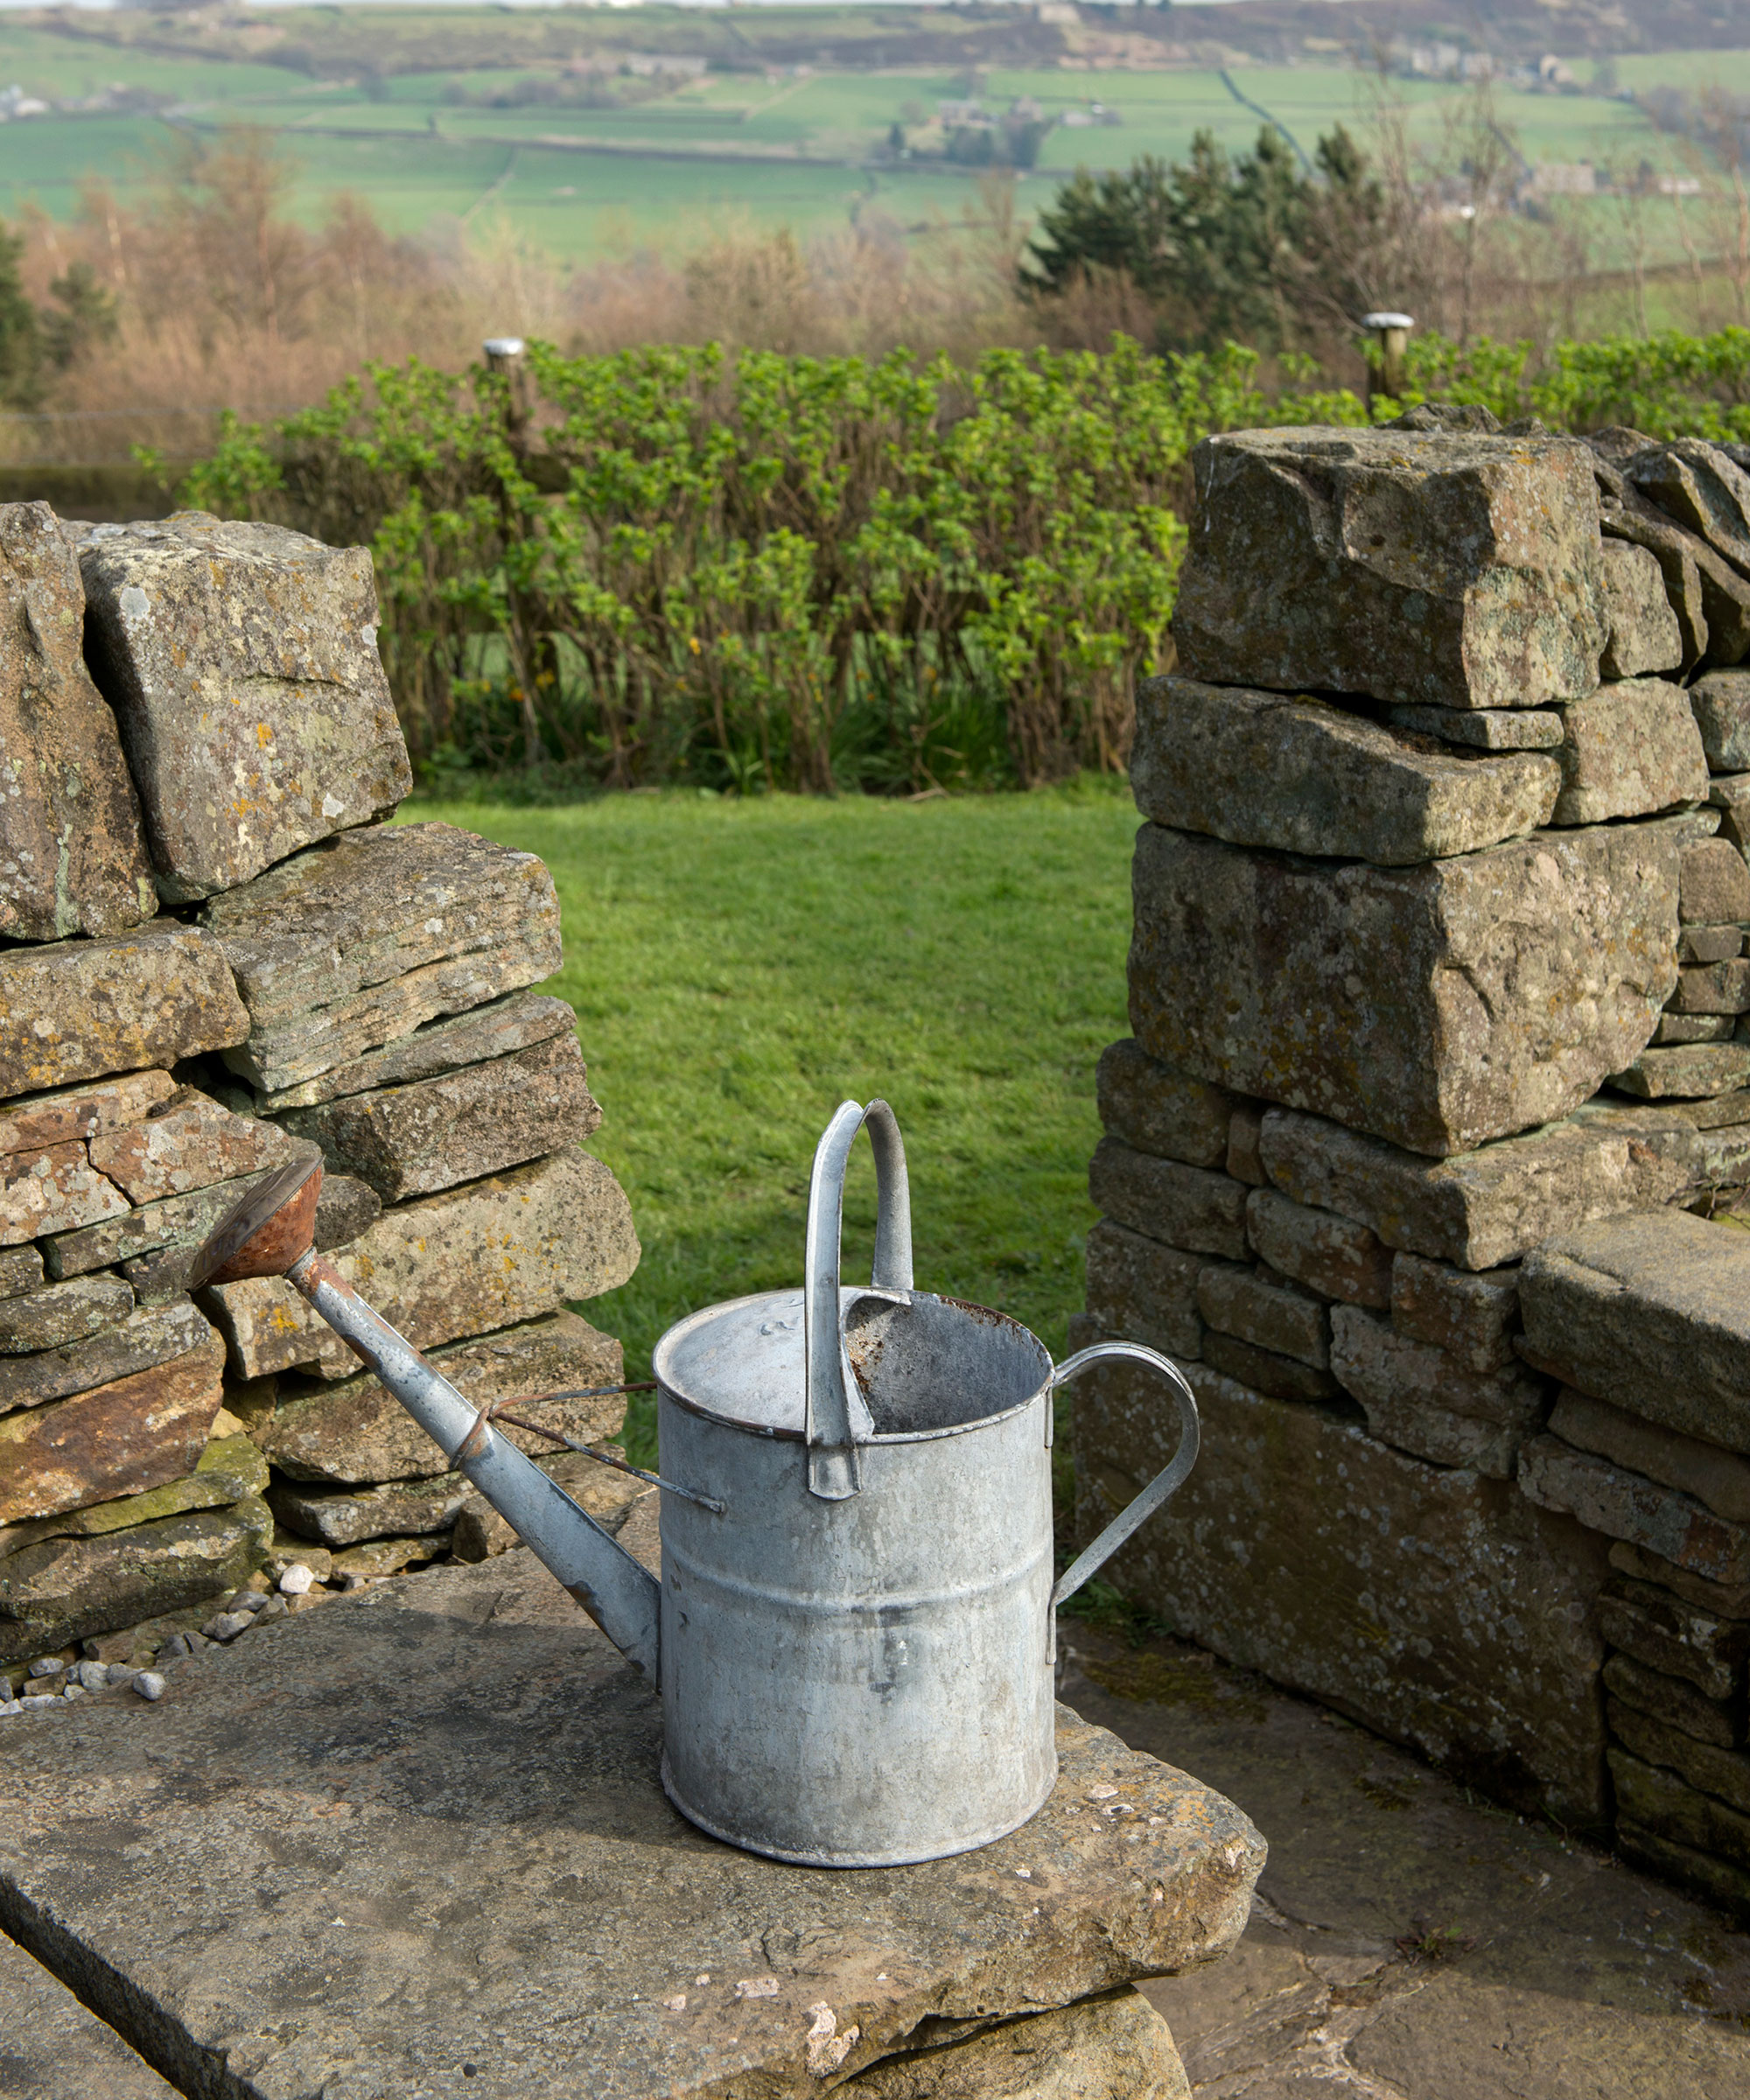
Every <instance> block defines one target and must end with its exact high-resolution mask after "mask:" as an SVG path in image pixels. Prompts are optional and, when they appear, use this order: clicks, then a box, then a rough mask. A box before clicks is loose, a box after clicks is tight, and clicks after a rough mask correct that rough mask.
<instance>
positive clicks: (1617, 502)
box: [1596, 459, 1750, 672]
mask: <svg viewBox="0 0 1750 2100" xmlns="http://www.w3.org/2000/svg"><path fill="white" fill-rule="evenodd" d="M1596 471H1597V472H1598V475H1599V479H1600V492H1599V493H1600V503H1599V526H1600V530H1601V531H1602V532H1603V533H1604V535H1606V536H1607V538H1613V539H1621V540H1628V541H1629V542H1632V543H1633V544H1635V546H1638V547H1645V548H1647V549H1649V550H1650V551H1651V553H1652V555H1653V556H1654V558H1655V559H1656V561H1657V563H1658V564H1659V568H1660V571H1661V573H1662V574H1663V577H1664V579H1665V594H1666V597H1667V598H1669V599H1670V606H1671V610H1672V612H1674V613H1676V614H1677V626H1678V628H1679V630H1680V631H1681V633H1682V634H1683V638H1684V661H1683V666H1682V668H1683V669H1684V671H1685V672H1687V671H1689V670H1691V669H1692V668H1693V667H1694V665H1695V664H1696V663H1697V662H1705V663H1708V664H1729V663H1736V662H1738V661H1739V659H1740V657H1741V656H1742V655H1744V653H1745V651H1746V649H1747V648H1750V583H1747V582H1746V580H1745V578H1744V577H1743V576H1742V575H1741V574H1740V572H1739V570H1737V569H1735V568H1734V567H1733V564H1732V563H1730V562H1729V561H1727V560H1726V558H1725V557H1724V556H1722V555H1721V554H1720V553H1719V551H1718V550H1717V549H1715V548H1713V547H1712V546H1711V545H1710V544H1709V543H1708V542H1707V540H1706V539H1705V537H1704V536H1703V535H1701V534H1699V533H1697V532H1692V531H1691V530H1690V529H1689V528H1688V527H1687V526H1686V525H1681V524H1679V523H1678V522H1677V520H1676V519H1675V518H1673V517H1671V516H1670V515H1668V514H1667V513H1666V512H1665V511H1664V510H1663V509H1662V508H1661V507H1659V506H1658V505H1657V504H1656V503H1652V502H1649V500H1648V498H1647V496H1646V495H1645V493H1643V492H1642V490H1641V489H1640V488H1638V487H1637V486H1635V483H1634V482H1633V481H1631V480H1630V479H1628V477H1627V475H1625V474H1623V473H1621V472H1615V471H1614V469H1613V468H1612V467H1611V466H1609V465H1607V463H1606V462H1605V461H1603V460H1602V459H1600V460H1599V461H1598V462H1597V467H1596Z"/></svg>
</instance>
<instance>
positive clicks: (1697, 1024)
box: [1629, 1008, 1737, 1071]
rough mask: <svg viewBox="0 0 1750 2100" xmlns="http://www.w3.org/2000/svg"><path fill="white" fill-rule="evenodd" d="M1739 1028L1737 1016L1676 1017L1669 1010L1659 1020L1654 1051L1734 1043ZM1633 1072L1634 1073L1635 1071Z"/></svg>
mask: <svg viewBox="0 0 1750 2100" xmlns="http://www.w3.org/2000/svg"><path fill="white" fill-rule="evenodd" d="M1736 1025H1737V1017H1736V1016H1735V1015H1733V1014H1729V1013H1672V1012H1670V1009H1669V1008H1668V1009H1667V1010H1666V1011H1665V1012H1663V1013H1662V1014H1661V1015H1660V1016H1659V1026H1657V1027H1656V1029H1655V1030H1654V1031H1653V1042H1652V1047H1653V1048H1654V1049H1656V1050H1664V1049H1671V1048H1675V1047H1678V1046H1680V1045H1683V1044H1685V1043H1725V1042H1730V1041H1731V1040H1732V1038H1733V1033H1735V1031H1736ZM1642 1054H1643V1055H1644V1054H1645V1053H1644V1052H1643V1053H1642ZM1629 1069H1630V1070H1631V1071H1632V1070H1633V1069H1634V1067H1633V1066H1631V1067H1630V1068H1629Z"/></svg>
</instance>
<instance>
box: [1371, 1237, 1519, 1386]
mask: <svg viewBox="0 0 1750 2100" xmlns="http://www.w3.org/2000/svg"><path fill="white" fill-rule="evenodd" d="M1391 1324H1392V1326H1393V1327H1396V1328H1397V1330H1398V1331H1399V1333H1400V1334H1410V1335H1413V1336H1414V1337H1415V1339H1416V1340H1417V1341H1428V1342H1432V1343H1433V1345H1434V1347H1435V1348H1439V1349H1444V1350H1445V1351H1446V1355H1448V1356H1450V1357H1451V1358H1452V1359H1453V1362H1455V1363H1456V1364H1458V1365H1459V1366H1460V1369H1464V1370H1467V1371H1477V1372H1488V1371H1498V1370H1502V1369H1505V1368H1506V1367H1507V1366H1508V1365H1509V1364H1510V1363H1511V1362H1513V1361H1514V1357H1513V1336H1514V1333H1515V1331H1516V1329H1517V1327H1518V1325H1519V1272H1518V1271H1517V1270H1516V1269H1495V1270H1490V1271H1487V1272H1485V1273H1483V1274H1481V1275H1479V1274H1477V1273H1475V1272H1474V1271H1469V1270H1466V1269H1455V1268H1453V1266H1452V1264H1450V1263H1448V1262H1431V1261H1426V1260H1425V1259H1424V1258H1423V1257H1421V1256H1420V1255H1415V1254H1399V1255H1397V1256H1395V1257H1393V1260H1392V1264H1391Z"/></svg>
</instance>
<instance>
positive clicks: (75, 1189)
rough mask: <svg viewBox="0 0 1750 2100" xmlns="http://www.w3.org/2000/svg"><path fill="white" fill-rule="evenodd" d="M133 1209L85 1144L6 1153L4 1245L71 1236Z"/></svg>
mask: <svg viewBox="0 0 1750 2100" xmlns="http://www.w3.org/2000/svg"><path fill="white" fill-rule="evenodd" d="M127 1208H128V1199H127V1197H126V1196H124V1195H123V1194H122V1192H121V1190H120V1189H119V1188H117V1187H116V1185H115V1183H114V1182H112V1181H109V1180H106V1179H105V1178H104V1176H103V1175H102V1174H100V1173H98V1172H97V1170H96V1168H95V1167H94V1166H92V1164H91V1162H90V1160H89V1159H88V1158H87V1157H86V1151H85V1147H84V1146H83V1145H77V1144H74V1145H49V1146H47V1147H45V1150H43V1151H42V1152H4V1153H0V1245H5V1246H9V1247H10V1246H16V1245H18V1243H19V1242H21V1241H24V1240H34V1239H37V1238H38V1237H40V1236H43V1235H45V1234H48V1233H53V1232H70V1231H73V1230H74V1229H76V1228H78V1227H80V1226H81V1225H89V1224H92V1223H95V1222H96V1221H97V1220H99V1219H102V1218H114V1217H119V1216H122V1215H125V1213H126V1211H127Z"/></svg>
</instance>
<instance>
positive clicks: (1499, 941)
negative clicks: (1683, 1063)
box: [1130, 824, 1689, 1154]
mask: <svg viewBox="0 0 1750 2100" xmlns="http://www.w3.org/2000/svg"><path fill="white" fill-rule="evenodd" d="M1688 836H1689V835H1688V834H1687V833H1686V832H1684V831H1683V830H1681V829H1680V828H1678V827H1676V826H1671V825H1658V824H1643V825H1634V826H1628V825H1604V826H1599V827H1597V828H1594V829H1591V830H1580V831H1576V832H1572V833H1566V834H1562V833H1551V832H1544V833H1540V834H1539V835H1538V837H1536V838H1535V839H1527V840H1524V841H1522V842H1521V843H1519V844H1513V845H1504V846H1494V847H1491V848H1490V849H1489V851H1488V852H1486V853H1470V854H1464V855H1460V857H1458V858H1455V859H1452V860H1442V861H1433V862H1431V863H1429V864H1427V865H1425V866H1423V867H1418V868H1403V869H1385V868H1373V867H1368V866H1364V865H1349V866H1338V867H1333V866H1332V865H1329V864H1327V863H1319V862H1313V861H1306V860H1298V859H1291V858H1286V857H1284V856H1282V855H1278V854H1271V853H1262V852H1257V851H1252V850H1250V849H1248V848H1244V847H1239V846H1230V845H1227V844H1222V843H1221V842H1219V841H1216V840H1214V839H1205V838H1198V837H1192V836H1191V835H1189V834H1187V833H1185V832H1180V831H1169V830H1165V829H1164V828H1163V827H1161V826H1160V825H1158V824H1148V825H1145V827H1144V828H1143V830H1142V831H1141V833H1140V834H1139V836H1138V840H1137V853H1136V864H1135V872H1134V882H1135V901H1136V923H1135V931H1134V934H1133V936H1132V939H1131V955H1130V991H1131V1026H1132V1027H1133V1028H1134V1030H1135V1031H1136V1036H1137V1040H1138V1042H1140V1043H1141V1045H1142V1046H1143V1047H1144V1049H1145V1050H1146V1051H1147V1052H1148V1053H1149V1054H1151V1055H1152V1056H1154V1057H1158V1058H1160V1059H1161V1060H1163V1061H1166V1062H1167V1063H1170V1064H1173V1065H1175V1066H1177V1067H1179V1068H1181V1069H1184V1070H1189V1071H1194V1072H1197V1073H1200V1074H1201V1075H1203V1076H1204V1077H1205V1078H1208V1079H1210V1080H1213V1081H1216V1082H1220V1083H1222V1084H1223V1085H1227V1086H1230V1087H1233V1088H1235V1089H1237V1090H1238V1091H1240V1092H1243V1093H1246V1094H1252V1095H1262V1096H1264V1097H1265V1098H1266V1099H1268V1100H1271V1101H1276V1102H1281V1103H1285V1104H1286V1105H1288V1106H1290V1107H1293V1108H1304V1109H1312V1110H1316V1111H1318V1112H1319V1113H1320V1114H1323V1115H1329V1116H1333V1117H1335V1118H1336V1119H1337V1120H1338V1121H1339V1122H1340V1123H1343V1124H1348V1125H1349V1126H1350V1127H1352V1128H1355V1129H1357V1130H1363V1131H1372V1132H1374V1133H1375V1134H1376V1136H1379V1137H1382V1138H1390V1139H1391V1140H1392V1142H1393V1143H1395V1144H1397V1145H1406V1146H1408V1147H1410V1148H1411V1150H1412V1151H1417V1152H1432V1153H1437V1154H1439V1153H1446V1152H1464V1151H1467V1150H1468V1149H1469V1148H1470V1147H1471V1146H1472V1145H1480V1144H1481V1143H1482V1142H1483V1141H1484V1140H1485V1139H1487V1138H1498V1137H1502V1136H1505V1135H1507V1134H1508V1133H1509V1132H1511V1131H1519V1130H1523V1129H1525V1128H1527V1127H1528V1126H1530V1125H1533V1124H1541V1123H1548V1122H1550V1121H1551V1120H1553V1119H1554V1118H1555V1117H1559V1116H1562V1115H1565V1113H1566V1112H1567V1111H1568V1110H1570V1109H1572V1108H1574V1107H1575V1106H1577V1105H1578V1104H1579V1103H1580V1102H1582V1101H1584V1100H1586V1099H1587V1098H1588V1097H1589V1096H1591V1095H1592V1094H1593V1092H1594V1091H1595V1090H1596V1089H1597V1087H1598V1085H1599V1083H1600V1081H1601V1080H1603V1079H1604V1078H1605V1077H1606V1076H1607V1075H1608V1074H1610V1073H1612V1072H1620V1071H1621V1070H1622V1069H1623V1068H1624V1067H1625V1066H1627V1065H1628V1064H1629V1063H1631V1062H1632V1061H1633V1060H1634V1058H1635V1055H1636V1054H1637V1053H1638V1052H1639V1051H1640V1050H1641V1048H1642V1046H1643V1045H1644V1044H1645V1043H1646V1042H1647V1041H1648V1040H1649V1037H1650V1036H1651V1035H1652V1033H1653V1029H1654V1026H1655V1024H1656V1021H1657V1019H1658V1016H1659V1011H1660V1009H1661V1008H1662V1007H1663V1005H1664V1004H1665V1001H1666V1000H1667V999H1668V998H1670V994H1671V991H1672V990H1673V989H1674V986H1675V984H1676V979H1677V867H1676V858H1677V856H1676V851H1675V850H1674V849H1675V848H1676V847H1677V844H1679V843H1687V838H1688Z"/></svg>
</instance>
